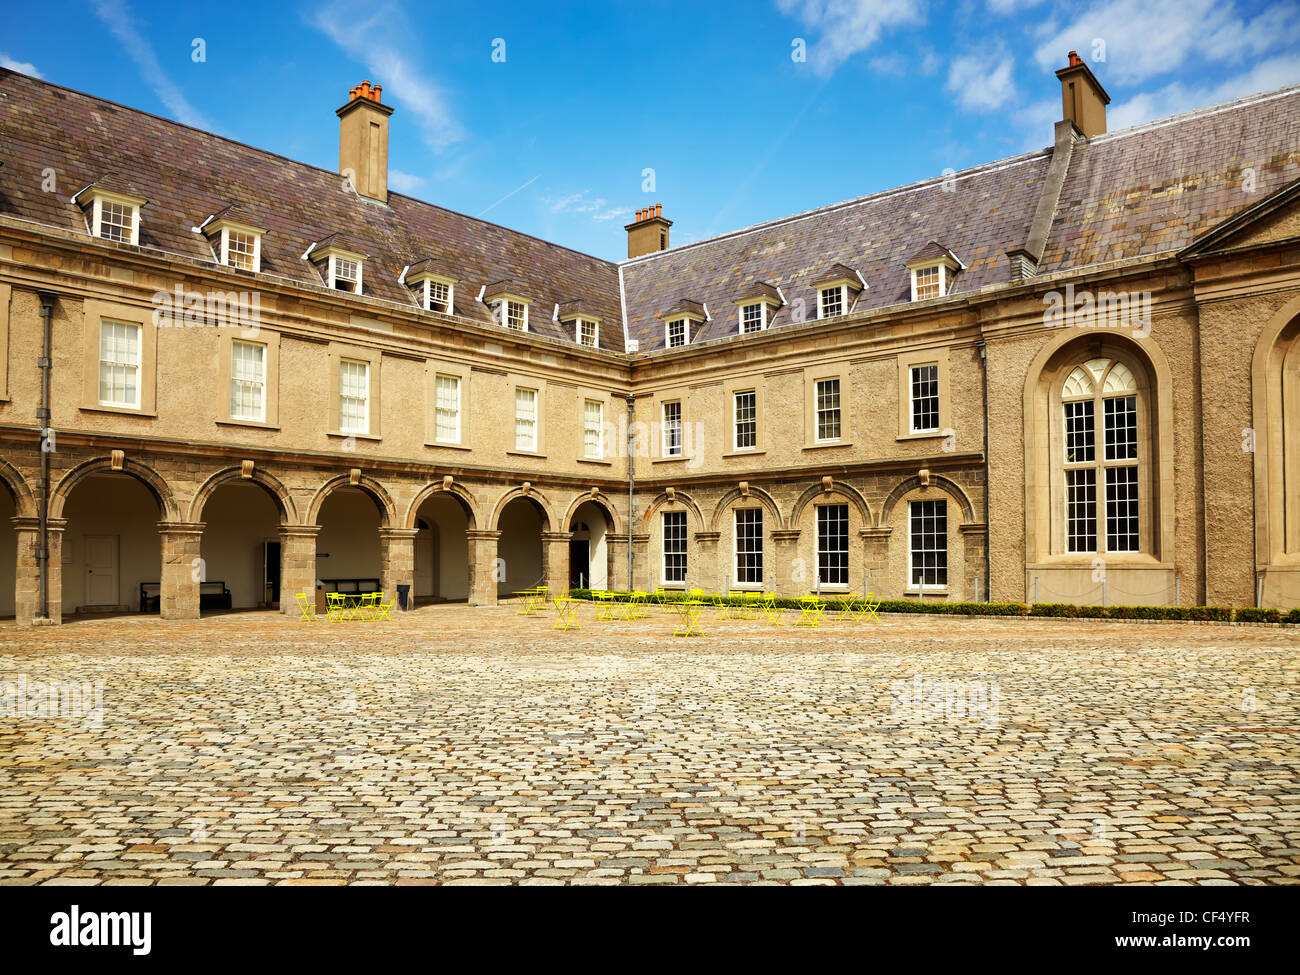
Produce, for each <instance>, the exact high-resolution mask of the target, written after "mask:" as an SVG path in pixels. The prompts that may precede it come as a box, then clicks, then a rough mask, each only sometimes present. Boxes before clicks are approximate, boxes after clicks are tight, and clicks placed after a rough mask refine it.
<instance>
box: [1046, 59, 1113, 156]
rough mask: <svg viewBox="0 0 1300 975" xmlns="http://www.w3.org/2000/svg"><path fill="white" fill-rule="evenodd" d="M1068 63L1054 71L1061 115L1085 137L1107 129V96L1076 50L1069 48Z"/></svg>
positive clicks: (1099, 133)
mask: <svg viewBox="0 0 1300 975" xmlns="http://www.w3.org/2000/svg"><path fill="white" fill-rule="evenodd" d="M1069 62H1070V63H1069V64H1067V65H1066V66H1065V67H1064V68H1061V70H1059V71H1057V72H1056V77H1058V78H1060V79H1061V112H1062V118H1063V119H1064V120H1065V121H1067V122H1072V123H1073V124H1074V127H1075V128H1076V129H1078V130H1079V131H1080V132H1082V133H1083V134H1084V135H1085V136H1087V137H1088V138H1091V137H1092V136H1094V135H1101V134H1102V133H1103V132H1105V131H1106V106H1107V105H1109V104H1110V96H1109V95H1107V94H1106V89H1105V88H1103V87H1102V86H1101V82H1100V81H1098V80H1097V77H1096V75H1094V74H1093V73H1092V70H1091V69H1090V68H1089V67H1088V65H1087V63H1086V62H1085V61H1084V60H1083V58H1081V57H1079V52H1077V51H1071V52H1070V55H1069Z"/></svg>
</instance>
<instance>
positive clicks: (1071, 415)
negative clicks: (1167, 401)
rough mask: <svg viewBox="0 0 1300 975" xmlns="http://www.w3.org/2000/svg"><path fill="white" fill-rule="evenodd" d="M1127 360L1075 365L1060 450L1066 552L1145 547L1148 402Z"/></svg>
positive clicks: (1062, 404) (1064, 393)
mask: <svg viewBox="0 0 1300 975" xmlns="http://www.w3.org/2000/svg"><path fill="white" fill-rule="evenodd" d="M1142 397H1143V392H1142V389H1141V384H1140V383H1139V381H1138V377H1137V376H1136V375H1135V374H1134V372H1133V370H1132V369H1131V368H1130V367H1129V366H1128V365H1126V364H1125V363H1124V362H1122V361H1120V360H1118V359H1114V358H1109V357H1106V356H1099V357H1097V358H1093V359H1089V360H1087V361H1086V362H1082V363H1079V364H1077V365H1075V366H1074V367H1073V368H1070V369H1069V370H1068V371H1067V372H1066V375H1065V378H1064V381H1063V382H1062V385H1061V389H1060V398H1059V409H1060V413H1059V416H1060V423H1061V426H1060V428H1059V429H1060V437H1059V439H1057V438H1054V439H1056V445H1055V446H1056V447H1057V449H1058V450H1059V451H1060V454H1059V461H1058V462H1059V463H1060V465H1061V467H1060V470H1061V471H1062V484H1063V488H1064V497H1063V501H1064V504H1063V506H1062V508H1061V509H1058V510H1060V511H1061V514H1062V516H1063V523H1062V529H1063V531H1064V542H1065V544H1064V551H1065V552H1067V553H1070V554H1084V553H1089V554H1098V555H1105V554H1110V553H1129V552H1139V551H1141V550H1142V548H1143V537H1144V531H1145V530H1146V529H1145V526H1144V525H1143V509H1144V502H1145V501H1146V498H1145V493H1146V492H1145V490H1144V483H1145V481H1146V478H1145V476H1144V475H1145V472H1144V470H1143V459H1142V455H1143V452H1144V451H1143V447H1142V444H1143V443H1144V441H1145V439H1146V431H1145V429H1144V427H1145V424H1144V422H1143V416H1144V414H1145V404H1144V403H1143V402H1142Z"/></svg>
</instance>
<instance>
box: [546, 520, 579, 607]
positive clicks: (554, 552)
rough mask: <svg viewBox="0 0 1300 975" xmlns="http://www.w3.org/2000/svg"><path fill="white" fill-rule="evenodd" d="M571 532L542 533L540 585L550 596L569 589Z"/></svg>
mask: <svg viewBox="0 0 1300 975" xmlns="http://www.w3.org/2000/svg"><path fill="white" fill-rule="evenodd" d="M572 537H573V532H542V584H543V585H544V586H546V587H547V588H549V589H550V590H551V595H555V594H556V593H559V592H564V591H566V590H568V588H569V539H571V538H572Z"/></svg>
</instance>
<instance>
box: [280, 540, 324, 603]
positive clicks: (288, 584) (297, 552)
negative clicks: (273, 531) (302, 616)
mask: <svg viewBox="0 0 1300 975" xmlns="http://www.w3.org/2000/svg"><path fill="white" fill-rule="evenodd" d="M319 534H320V526H319V525H281V526H280V612H281V613H284V614H285V615H287V616H296V615H298V593H300V592H305V593H310V594H311V602H312V605H313V606H314V605H315V604H316V536H317V535H319Z"/></svg>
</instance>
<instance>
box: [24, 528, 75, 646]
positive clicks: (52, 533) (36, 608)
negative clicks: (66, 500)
mask: <svg viewBox="0 0 1300 975" xmlns="http://www.w3.org/2000/svg"><path fill="white" fill-rule="evenodd" d="M11 520H12V521H13V526H14V532H15V534H16V535H17V540H18V562H17V565H16V566H15V571H14V618H15V622H17V624H18V625H19V626H31V625H32V624H33V623H35V622H36V614H37V613H39V612H40V605H39V602H40V592H41V567H40V560H39V559H38V558H37V554H38V553H39V551H40V546H41V529H40V525H41V522H40V519H39V518H25V517H21V518H13V519H11ZM48 524H49V545H50V570H49V575H48V577H47V581H48V583H49V606H50V611H49V618H50V622H52V623H58V622H61V621H62V619H63V572H62V570H63V529H64V528H66V527H67V524H68V521H67V519H66V518H51V519H49V523H48Z"/></svg>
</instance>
